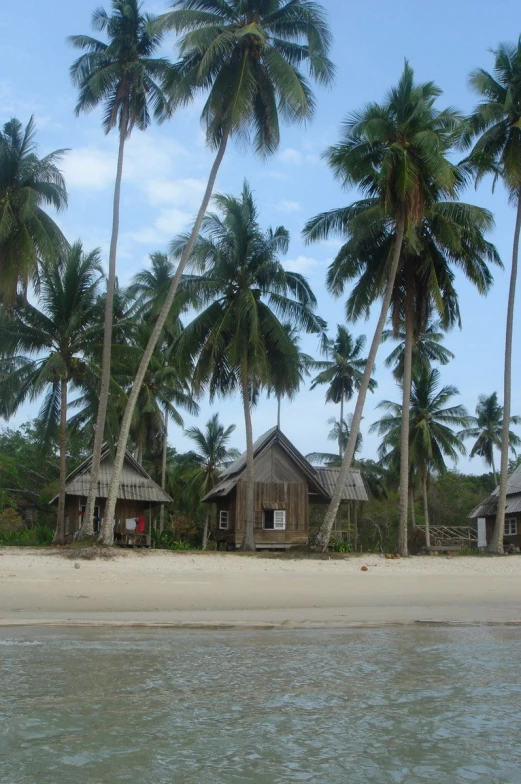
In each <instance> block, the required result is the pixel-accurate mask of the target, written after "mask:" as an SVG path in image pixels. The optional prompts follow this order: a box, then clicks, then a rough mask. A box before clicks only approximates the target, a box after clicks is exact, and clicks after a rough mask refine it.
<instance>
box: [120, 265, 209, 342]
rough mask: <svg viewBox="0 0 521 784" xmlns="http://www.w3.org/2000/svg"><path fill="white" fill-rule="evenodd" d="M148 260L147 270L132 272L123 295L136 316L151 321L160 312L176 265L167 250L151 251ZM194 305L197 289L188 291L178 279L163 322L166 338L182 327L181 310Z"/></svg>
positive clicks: (175, 334) (173, 336)
mask: <svg viewBox="0 0 521 784" xmlns="http://www.w3.org/2000/svg"><path fill="white" fill-rule="evenodd" d="M150 263H151V268H150V269H144V270H141V271H140V272H138V273H137V274H136V275H134V277H133V278H132V281H131V283H130V286H129V287H128V289H127V290H126V296H127V299H128V300H129V301H130V302H131V303H132V310H133V311H134V313H135V315H136V316H137V317H138V318H140V319H145V320H148V321H153V320H154V319H156V318H157V317H158V315H159V313H160V312H161V308H162V307H163V305H164V302H165V299H166V297H167V295H168V290H169V288H170V284H171V282H172V278H173V277H174V274H175V270H176V268H175V264H174V263H173V262H172V261H171V260H170V259H169V258H168V256H167V254H166V253H159V252H156V253H152V254H150ZM197 304H198V300H197V292H193V291H192V288H190V291H189V292H187V291H186V290H185V289H184V287H183V282H182V281H181V286H180V287H179V290H178V292H177V296H176V298H175V302H174V304H173V305H172V307H171V308H170V311H169V314H168V320H167V323H166V325H165V334H166V335H167V336H168V339H169V340H172V339H175V337H177V335H178V334H179V331H180V329H181V328H182V327H181V322H180V320H179V315H180V313H182V312H183V311H185V310H187V309H188V308H189V307H190V306H192V307H196V306H197Z"/></svg>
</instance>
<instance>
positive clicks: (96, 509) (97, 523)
mask: <svg viewBox="0 0 521 784" xmlns="http://www.w3.org/2000/svg"><path fill="white" fill-rule="evenodd" d="M86 508H87V504H80V525H81V524H82V522H83V517H84V515H85V509H86ZM99 511H100V510H99V506H95V507H94V514H93V515H92V528H93V530H94V533H95V534H99V531H100V522H101V518H100V516H99Z"/></svg>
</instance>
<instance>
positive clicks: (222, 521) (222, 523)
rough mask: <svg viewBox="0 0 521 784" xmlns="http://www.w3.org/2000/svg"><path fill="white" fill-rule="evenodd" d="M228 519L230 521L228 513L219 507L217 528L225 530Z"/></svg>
mask: <svg viewBox="0 0 521 784" xmlns="http://www.w3.org/2000/svg"><path fill="white" fill-rule="evenodd" d="M229 521H230V513H229V512H228V511H226V510H225V509H221V511H220V512H219V529H220V530H221V531H227V530H228V523H229Z"/></svg>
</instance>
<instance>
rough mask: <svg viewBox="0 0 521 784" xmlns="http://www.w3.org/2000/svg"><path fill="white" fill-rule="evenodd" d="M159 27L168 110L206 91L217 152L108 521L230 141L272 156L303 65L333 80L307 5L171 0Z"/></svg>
mask: <svg viewBox="0 0 521 784" xmlns="http://www.w3.org/2000/svg"><path fill="white" fill-rule="evenodd" d="M161 23H162V26H163V28H164V29H171V30H174V32H175V33H177V34H178V35H180V38H179V40H178V46H179V50H180V54H181V59H180V61H179V63H178V64H177V66H176V68H175V74H174V76H173V78H172V80H171V93H172V101H173V105H174V107H175V106H179V105H183V104H186V103H188V102H189V101H191V100H192V98H193V97H194V96H195V95H196V94H198V93H201V92H208V98H207V101H206V103H205V106H204V108H203V113H202V120H203V123H204V125H205V128H206V139H207V144H208V146H209V147H210V148H212V149H214V150H216V151H217V153H216V157H215V161H214V163H213V166H212V168H211V171H210V176H209V179H208V183H207V187H206V190H205V193H204V196H203V200H202V203H201V206H200V208H199V212H198V213H197V218H196V220H195V223H194V227H193V229H192V233H191V235H190V238H189V241H188V242H187V243H186V246H185V248H184V252H183V254H182V256H181V258H180V261H179V265H178V267H177V270H176V274H175V275H174V277H173V279H172V283H171V286H170V290H169V292H168V296H167V298H166V299H165V302H164V305H163V307H162V309H161V313H160V314H159V316H158V318H157V321H156V323H155V327H154V330H153V332H152V335H151V337H150V342H149V345H148V346H147V350H146V352H145V354H144V355H143V360H142V362H141V365H140V368H139V371H138V374H137V376H136V379H135V384H134V388H133V390H132V392H131V394H130V397H129V401H128V405H127V409H126V411H125V414H124V417H123V421H122V424H121V433H120V440H119V444H118V451H117V454H116V460H115V465H114V474H113V477H112V482H111V487H110V492H109V497H108V500H107V507H106V508H107V519H111V518H112V517H113V516H114V510H115V508H116V494H117V488H118V484H119V480H120V476H121V471H122V469H123V461H124V457H125V445H126V442H127V439H128V435H129V431H130V424H131V421H132V415H133V409H134V406H135V405H136V401H137V396H138V394H139V388H140V386H141V383H142V380H143V377H144V375H145V372H146V368H147V364H148V362H149V361H150V358H151V356H152V353H153V351H154V347H155V345H156V343H157V342H158V340H159V339H160V336H161V334H162V330H163V327H164V324H165V322H166V319H167V318H168V313H169V312H170V308H171V306H172V303H173V301H174V298H175V295H176V292H177V288H178V285H179V282H180V280H181V276H182V274H183V272H184V269H185V266H186V264H187V261H188V259H189V257H190V255H191V253H192V249H193V246H194V243H195V241H196V238H197V236H198V234H199V231H200V229H201V224H202V221H203V217H204V214H205V212H206V210H207V208H208V204H209V202H210V199H211V196H212V192H213V189H214V186H215V181H216V178H217V173H218V171H219V167H220V165H221V163H222V160H223V158H224V155H225V152H226V148H227V145H228V142H229V140H230V139H232V138H239V139H241V140H242V141H243V142H244V140H245V139H247V140H249V139H250V136H251V133H253V134H254V142H253V145H254V150H255V152H257V153H259V154H260V155H262V156H267V155H270V154H272V153H274V152H276V150H277V148H278V146H279V139H280V130H279V116H282V117H283V118H284V119H286V120H288V121H290V122H304V121H306V120H309V119H310V118H311V117H312V115H313V111H314V107H315V99H314V96H313V93H312V90H311V88H310V86H309V82H308V80H307V79H306V77H305V76H304V74H303V73H302V71H301V68H302V66H306V65H307V66H308V69H309V74H310V76H311V78H312V79H313V80H315V81H317V82H318V83H319V84H323V85H327V84H330V83H331V81H332V77H333V66H332V64H331V62H330V60H329V59H328V52H329V47H330V44H331V34H330V31H329V28H328V25H327V22H326V18H325V13H324V10H323V8H322V7H321V6H320V5H319V4H318V3H316V2H313V0H291V2H287V3H285V4H283V3H282V0H270V1H269V2H266V0H249V2H248V5H247V7H245V4H244V0H227V2H222V0H204V3H201V2H200V0H177V2H176V3H175V5H174V10H173V11H170V12H169V13H167V14H165V15H164V16H163V17H162V19H161ZM105 539H106V542H107V543H111V542H112V540H113V532H112V528H111V526H109V525H108V524H107V526H106V531H105Z"/></svg>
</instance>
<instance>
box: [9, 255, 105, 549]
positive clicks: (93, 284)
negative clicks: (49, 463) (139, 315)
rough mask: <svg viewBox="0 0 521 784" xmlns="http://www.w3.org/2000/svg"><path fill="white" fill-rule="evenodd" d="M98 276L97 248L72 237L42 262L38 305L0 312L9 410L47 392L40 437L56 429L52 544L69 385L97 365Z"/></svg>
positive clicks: (61, 528) (78, 384)
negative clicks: (65, 248)
mask: <svg viewBox="0 0 521 784" xmlns="http://www.w3.org/2000/svg"><path fill="white" fill-rule="evenodd" d="M101 280H102V271H101V263H100V252H99V251H98V250H95V251H92V252H90V253H84V251H83V248H82V245H81V243H80V242H76V243H75V244H74V245H73V246H72V247H71V249H70V251H68V252H67V253H66V254H65V255H64V256H60V257H57V258H55V259H51V260H47V261H45V262H43V263H42V264H41V268H40V273H39V280H38V288H37V305H32V304H30V303H29V302H26V301H25V300H24V299H23V298H19V299H18V302H17V304H16V306H15V308H14V311H13V313H12V315H11V316H7V315H6V312H5V310H4V311H3V312H2V314H1V328H0V356H1V357H2V360H1V363H2V366H3V368H5V369H7V370H9V369H11V371H12V372H11V373H10V374H9V375H8V376H7V377H6V378H4V379H3V381H2V384H1V389H0V394H1V395H2V397H4V396H5V398H4V399H7V400H9V401H10V404H9V409H10V413H11V414H12V413H14V412H15V411H16V410H17V409H18V407H19V406H20V405H21V404H22V403H24V402H25V401H26V400H35V399H37V398H39V397H40V395H42V394H43V393H45V398H44V401H43V404H42V406H41V408H40V413H39V423H40V425H41V426H42V434H43V435H42V438H43V439H44V440H49V439H50V438H51V437H52V436H53V435H55V434H56V433H57V432H59V444H60V491H59V501H58V515H57V524H56V533H55V537H54V541H55V543H56V544H64V543H65V515H64V513H65V478H66V475H67V470H66V469H67V466H66V446H67V443H66V441H67V400H68V390H69V386H72V387H74V388H79V389H81V388H82V387H83V386H84V385H86V384H89V385H92V383H93V377H95V375H96V373H97V372H98V370H99V368H98V365H97V364H96V363H95V362H93V361H92V359H91V353H92V348H93V344H95V343H96V342H101V339H102V333H103V324H102V320H101V318H100V316H101V313H100V309H99V305H98V290H99V285H100V282H101ZM0 375H3V374H0Z"/></svg>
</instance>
